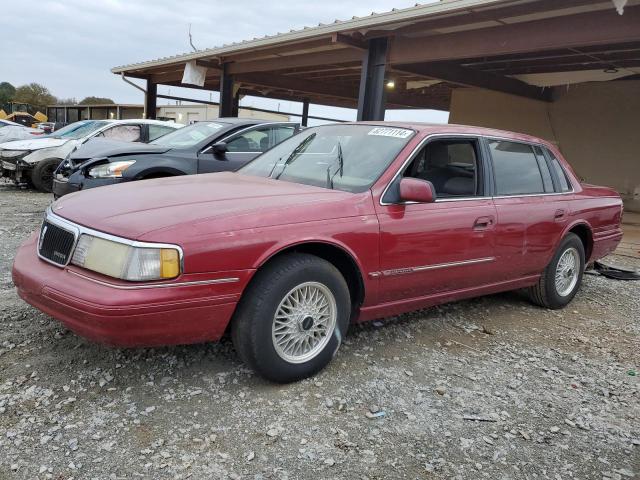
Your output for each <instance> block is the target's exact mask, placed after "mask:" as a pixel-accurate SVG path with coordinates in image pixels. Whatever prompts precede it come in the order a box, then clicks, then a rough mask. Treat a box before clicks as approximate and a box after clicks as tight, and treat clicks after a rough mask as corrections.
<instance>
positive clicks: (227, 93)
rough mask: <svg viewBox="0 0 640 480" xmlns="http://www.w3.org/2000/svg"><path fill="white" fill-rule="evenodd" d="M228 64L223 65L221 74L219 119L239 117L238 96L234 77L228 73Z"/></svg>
mask: <svg viewBox="0 0 640 480" xmlns="http://www.w3.org/2000/svg"><path fill="white" fill-rule="evenodd" d="M228 68H229V67H228V64H226V63H225V64H223V65H222V72H221V73H220V109H219V110H218V117H237V116H238V104H239V101H238V95H235V94H234V89H235V88H234V83H235V82H234V80H233V75H231V74H230V73H229V72H228Z"/></svg>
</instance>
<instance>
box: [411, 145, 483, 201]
mask: <svg viewBox="0 0 640 480" xmlns="http://www.w3.org/2000/svg"><path fill="white" fill-rule="evenodd" d="M477 152H478V146H477V143H476V141H475V140H467V139H447V140H434V141H431V142H429V143H428V144H427V145H425V147H424V148H423V149H422V150H421V151H420V152H419V153H418V155H417V156H416V158H415V159H414V160H413V162H411V164H410V165H409V167H408V168H407V170H405V172H404V175H403V176H405V177H413V178H419V179H421V180H428V181H430V182H431V183H432V184H433V187H434V188H435V191H436V196H437V197H445V198H446V197H473V196H476V195H481V194H482V192H481V190H482V189H481V187H480V181H479V177H480V175H479V171H480V169H479V166H478V165H479V162H478V153H477Z"/></svg>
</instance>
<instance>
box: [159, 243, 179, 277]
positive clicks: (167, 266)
mask: <svg viewBox="0 0 640 480" xmlns="http://www.w3.org/2000/svg"><path fill="white" fill-rule="evenodd" d="M179 274H180V256H179V255H178V251H177V250H174V249H172V248H163V249H162V250H160V276H161V277H162V278H175V277H177V276H178V275H179Z"/></svg>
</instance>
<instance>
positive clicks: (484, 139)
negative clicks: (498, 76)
mask: <svg viewBox="0 0 640 480" xmlns="http://www.w3.org/2000/svg"><path fill="white" fill-rule="evenodd" d="M439 137H460V138H477V139H478V141H479V142H480V144H481V145H482V158H483V160H484V159H485V158H488V159H489V161H483V162H482V163H483V165H484V167H483V171H484V172H485V187H486V184H487V183H488V184H489V192H485V195H484V196H482V197H459V198H436V200H435V202H434V203H440V202H464V201H467V202H468V201H471V200H492V199H503V198H519V197H551V196H558V195H571V194H573V193H575V189H574V188H573V182H571V181H569V186H570V188H571V190H569V191H568V192H553V193H522V194H513V195H497V194H496V190H495V181H494V177H493V158H492V157H491V155H490V153H489V142H488V140H489V139H493V140H500V141H509V142H520V143H525V144H527V145H531V146H536V145H537V146H539V147H542V151H543V153H544V152H545V150H549V148H548V147H547V146H546V145H545V144H543V143H541V142H532V141H528V140H520V139H514V138H511V137H501V136H500V135H483V134H479V133H459V134H457V133H430V134H428V135H427V136H425V137H424V138H423V139H422V140H421V141H420V142H419V143H418V145H416V146H415V147H414V149H413V150H412V151H411V153H410V154H409V155H408V156H407V158H406V159H405V161H404V162H402V165H400V167H399V168H398V170H396V173H395V174H394V176H393V177H392V178H391V180H390V181H389V182H388V183H387V185H386V186H385V188H384V190H383V191H382V194H381V195H380V198H379V200H378V204H379V205H380V206H382V207H388V206H392V205H413V204H418V203H419V202H385V201H383V199H384V197H385V195H386V194H387V191H388V190H389V188H391V185H393V183H394V182H395V181H396V179H397V178H398V175H400V174H401V173H402V172H403V171H404V170H405V168H406V167H407V166H408V164H409V163H410V162H411V161H413V159H414V158H415V156H416V155H417V154H418V152H419V151H420V149H421V148H422V147H423V146H424V145H425V144H426V143H427V142H428V141H429V140H431V139H433V138H439ZM534 155H535V153H534ZM546 156H547V154H546V153H545V157H546ZM558 162H559V163H560V166H562V162H560V160H559V159H558ZM487 169H488V170H489V172H488V173H487ZM553 170H554V169H553ZM553 170H552V172H551V175H552V177H551V178H552V179H553V180H554V181H555V176H554V171H553ZM562 171H563V172H564V171H565V169H564V167H563V168H562ZM565 175H566V173H565ZM487 177H488V178H487ZM567 180H569V178H567Z"/></svg>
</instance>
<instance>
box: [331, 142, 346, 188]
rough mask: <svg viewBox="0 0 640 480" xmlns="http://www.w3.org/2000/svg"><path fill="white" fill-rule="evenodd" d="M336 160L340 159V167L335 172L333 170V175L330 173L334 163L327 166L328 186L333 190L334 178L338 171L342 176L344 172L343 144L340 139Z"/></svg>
mask: <svg viewBox="0 0 640 480" xmlns="http://www.w3.org/2000/svg"><path fill="white" fill-rule="evenodd" d="M336 160H337V161H338V169H337V170H336V171H335V172H333V175H331V173H330V171H331V167H332V166H333V164H331V165H329V166H328V167H327V188H330V189H331V190H333V179H334V178H335V176H336V175H337V174H338V173H340V177H342V175H343V173H344V156H343V155H342V144H341V143H340V142H339V141H338V157H337V158H336Z"/></svg>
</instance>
